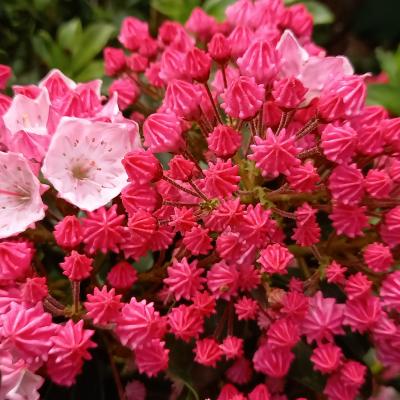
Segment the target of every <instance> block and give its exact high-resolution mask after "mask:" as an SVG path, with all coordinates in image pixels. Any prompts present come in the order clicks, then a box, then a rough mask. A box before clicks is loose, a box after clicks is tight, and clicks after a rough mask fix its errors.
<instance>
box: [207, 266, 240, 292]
mask: <svg viewBox="0 0 400 400" xmlns="http://www.w3.org/2000/svg"><path fill="white" fill-rule="evenodd" d="M238 281H239V272H238V271H237V268H236V266H235V265H229V264H227V263H226V262H225V261H221V262H219V263H216V264H214V265H213V266H212V267H211V269H210V270H209V271H208V273H207V285H208V288H209V289H210V291H211V293H213V294H214V295H215V297H216V298H222V299H224V300H229V299H230V298H231V297H232V296H234V295H235V294H236V292H237V289H238V284H239V282H238Z"/></svg>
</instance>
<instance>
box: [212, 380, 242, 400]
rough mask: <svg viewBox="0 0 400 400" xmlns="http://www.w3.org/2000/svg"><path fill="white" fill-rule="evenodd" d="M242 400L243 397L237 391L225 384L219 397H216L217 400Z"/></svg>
mask: <svg viewBox="0 0 400 400" xmlns="http://www.w3.org/2000/svg"><path fill="white" fill-rule="evenodd" d="M232 399H233V400H244V397H243V396H242V395H241V394H240V393H239V390H237V389H236V388H235V386H233V385H232V384H230V383H227V384H225V385H224V386H223V387H222V389H221V391H220V392H219V395H218V397H217V400H232Z"/></svg>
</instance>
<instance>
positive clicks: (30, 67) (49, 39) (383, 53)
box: [0, 0, 400, 115]
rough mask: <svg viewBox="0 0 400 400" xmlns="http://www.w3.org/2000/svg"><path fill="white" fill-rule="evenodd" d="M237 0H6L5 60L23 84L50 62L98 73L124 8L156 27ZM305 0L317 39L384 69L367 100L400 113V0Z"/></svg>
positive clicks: (215, 11)
mask: <svg viewBox="0 0 400 400" xmlns="http://www.w3.org/2000/svg"><path fill="white" fill-rule="evenodd" d="M233 1H234V0H1V1H0V63H4V64H9V65H11V66H12V67H13V70H14V74H15V76H14V81H15V82H16V81H18V82H19V83H28V82H35V81H37V80H39V79H40V78H41V77H42V76H43V75H44V74H45V73H46V72H47V71H48V69H49V68H60V69H62V70H63V71H64V72H65V73H66V74H67V75H69V76H71V77H72V78H73V79H76V80H82V81H85V80H90V79H94V78H97V77H101V76H102V75H103V64H102V60H101V57H102V55H101V52H102V49H103V47H104V46H105V45H106V44H111V45H113V44H116V36H117V33H118V28H119V26H120V23H121V20H122V19H123V18H124V17H125V16H126V15H135V16H137V17H139V18H143V19H147V20H149V21H150V26H151V29H152V31H153V32H155V31H156V30H157V26H158V25H159V24H160V23H161V21H162V20H163V18H172V19H175V20H178V21H180V22H183V21H185V20H186V19H187V17H188V16H189V14H190V12H191V10H192V9H193V8H194V7H196V6H201V7H203V8H204V9H205V10H206V11H207V12H208V13H210V14H212V15H214V16H215V17H216V18H217V19H219V20H221V19H222V18H223V15H224V9H225V8H226V6H227V5H228V4H230V3H232V2H233ZM299 1H300V0H285V2H286V3H287V4H294V3H297V2H299ZM302 2H303V3H305V4H306V6H307V7H308V9H309V10H310V11H311V12H312V14H313V15H314V20H315V24H316V29H315V35H314V36H315V40H316V42H317V43H319V44H321V45H322V46H324V47H326V48H327V50H328V52H329V53H331V54H345V55H347V56H348V57H349V58H350V59H351V61H352V62H353V64H354V65H355V67H356V70H357V72H359V73H366V72H372V73H373V74H374V75H378V78H377V79H373V80H372V81H373V82H372V83H371V84H370V85H369V100H368V101H369V103H370V104H382V105H384V106H386V107H387V108H388V109H389V110H390V111H391V112H392V114H394V115H400V96H399V93H400V50H399V49H398V43H399V41H400V24H399V22H398V16H399V15H400V1H399V0H380V1H376V0H318V1H317V0H303V1H302ZM382 71H383V74H380V73H381V72H382ZM379 74H380V75H379Z"/></svg>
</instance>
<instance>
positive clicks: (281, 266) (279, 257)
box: [257, 243, 293, 274]
mask: <svg viewBox="0 0 400 400" xmlns="http://www.w3.org/2000/svg"><path fill="white" fill-rule="evenodd" d="M292 260H293V255H292V254H291V253H290V252H289V250H288V249H287V248H286V247H284V246H282V245H280V244H278V243H275V244H271V245H269V246H267V247H266V248H265V249H263V250H261V252H260V258H259V259H258V260H257V261H258V262H259V263H260V264H261V268H262V270H263V271H264V272H267V273H269V274H286V273H287V266H288V265H289V263H290V262H291V261H292Z"/></svg>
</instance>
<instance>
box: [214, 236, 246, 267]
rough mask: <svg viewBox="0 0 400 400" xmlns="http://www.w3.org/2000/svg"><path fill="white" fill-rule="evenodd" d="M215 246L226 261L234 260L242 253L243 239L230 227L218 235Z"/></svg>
mask: <svg viewBox="0 0 400 400" xmlns="http://www.w3.org/2000/svg"><path fill="white" fill-rule="evenodd" d="M215 247H216V250H217V252H218V254H219V255H220V257H221V258H223V259H224V260H226V261H232V262H235V261H236V260H237V259H239V258H240V257H241V255H242V254H243V241H242V240H241V236H240V234H239V233H237V232H232V231H231V230H230V229H229V230H228V229H227V230H226V231H225V232H223V233H222V234H221V235H220V236H218V238H217V242H216V246H215Z"/></svg>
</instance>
